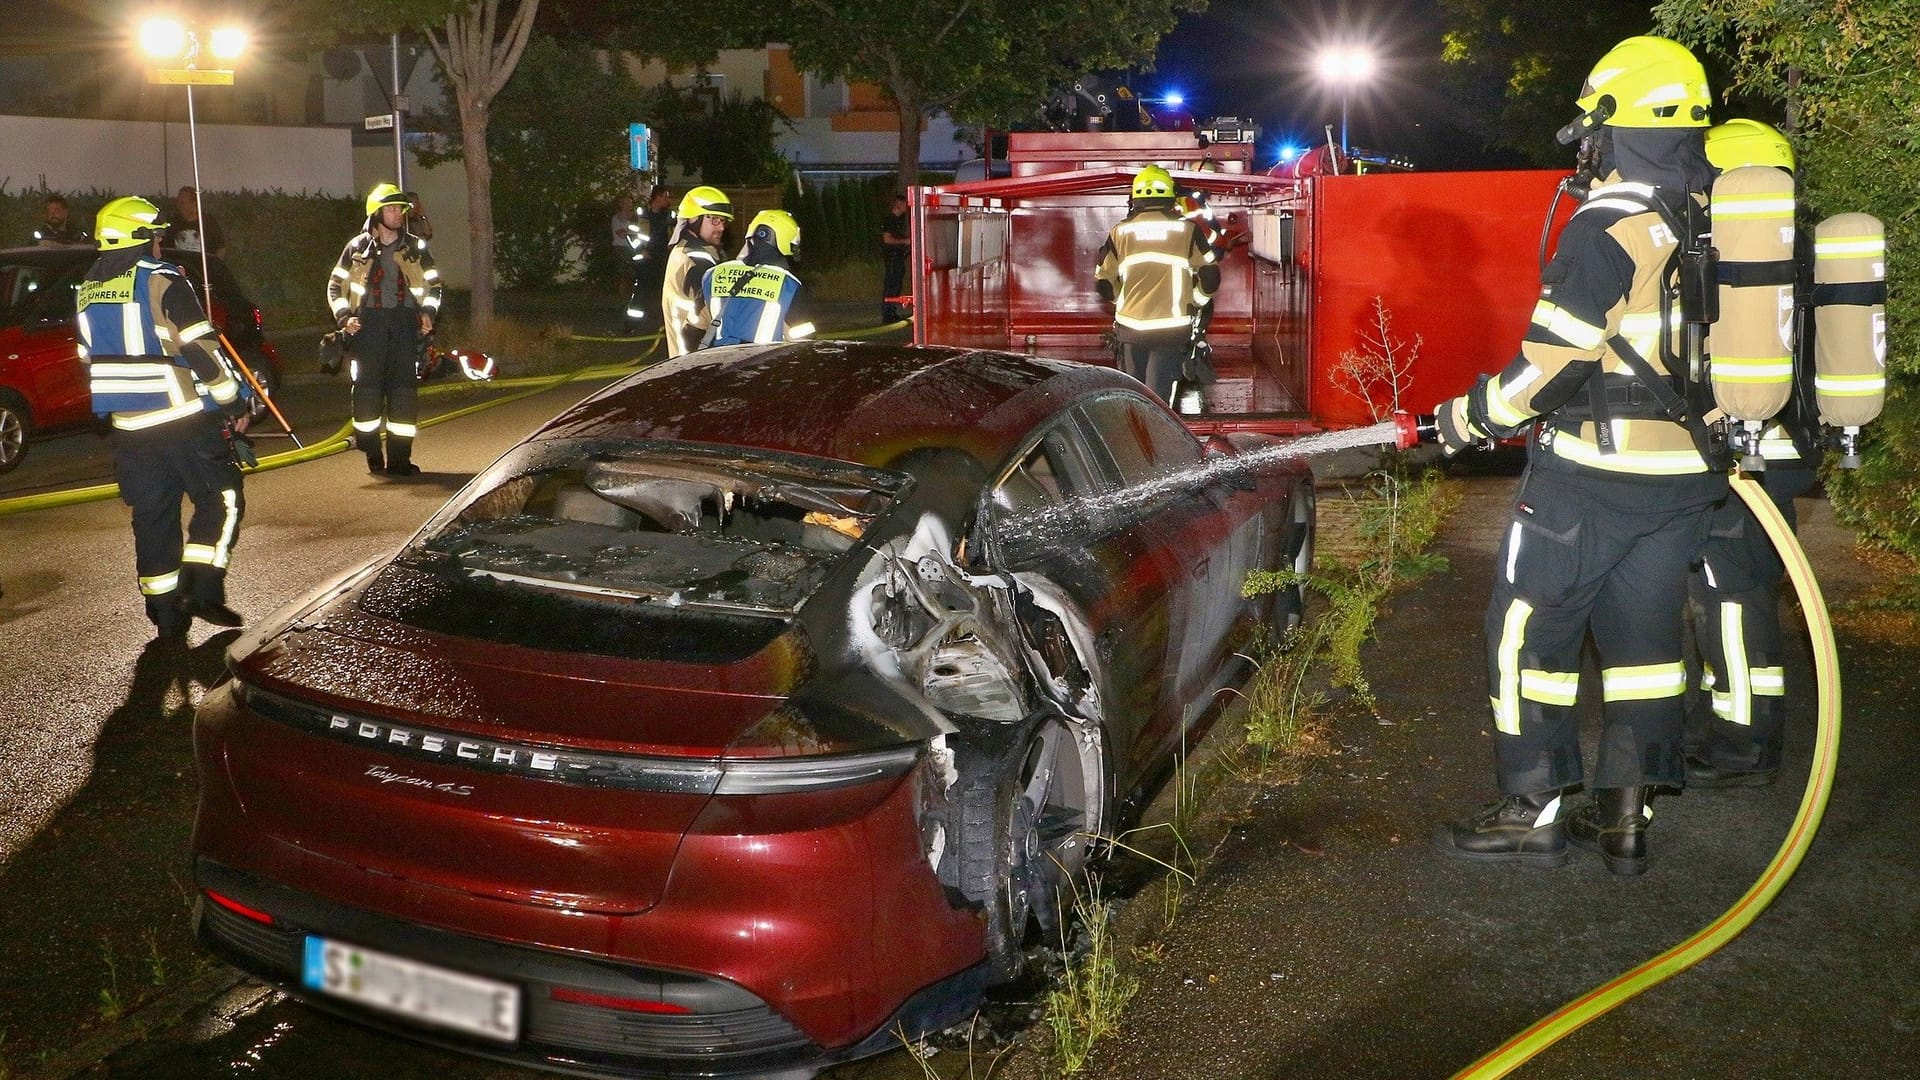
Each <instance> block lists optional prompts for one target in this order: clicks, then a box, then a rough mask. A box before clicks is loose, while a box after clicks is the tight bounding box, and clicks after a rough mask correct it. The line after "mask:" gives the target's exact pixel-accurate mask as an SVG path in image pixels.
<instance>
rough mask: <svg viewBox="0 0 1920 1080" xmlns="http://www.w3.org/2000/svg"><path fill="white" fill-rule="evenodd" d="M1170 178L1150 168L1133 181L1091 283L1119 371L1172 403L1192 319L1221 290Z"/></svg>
mask: <svg viewBox="0 0 1920 1080" xmlns="http://www.w3.org/2000/svg"><path fill="white" fill-rule="evenodd" d="M1176 194H1177V193H1176V192H1175V191H1174V188H1173V175H1172V174H1171V173H1169V172H1167V170H1165V169H1163V168H1161V167H1160V166H1158V165H1149V166H1147V167H1146V168H1144V169H1141V170H1140V171H1139V172H1138V173H1135V174H1134V177H1133V197H1132V200H1131V201H1130V203H1129V210H1128V213H1127V216H1126V217H1125V218H1123V219H1122V220H1121V222H1120V223H1119V224H1118V225H1115V226H1114V227H1113V231H1112V232H1110V233H1108V234H1107V242H1106V244H1105V245H1103V246H1102V247H1101V248H1100V265H1099V267H1098V268H1097V269H1096V270H1095V271H1094V278H1095V281H1096V283H1097V286H1098V288H1099V290H1100V297H1101V299H1104V300H1108V301H1111V302H1112V303H1113V336H1114V339H1115V340H1116V341H1117V342H1118V343H1119V361H1120V364H1119V366H1120V369H1121V370H1122V371H1125V372H1126V373H1127V374H1129V375H1132V376H1133V377H1134V378H1136V379H1139V380H1140V381H1141V382H1143V383H1146V384H1147V386H1148V387H1149V388H1150V389H1152V390H1153V392H1154V393H1155V394H1158V395H1159V396H1160V400H1161V401H1165V402H1169V403H1171V402H1172V400H1173V384H1174V380H1176V379H1178V378H1179V377H1180V371H1181V368H1182V366H1183V365H1184V364H1185V363H1186V362H1187V358H1188V357H1189V356H1191V355H1192V354H1193V352H1194V349H1195V340H1194V333H1195V331H1194V327H1195V326H1196V325H1197V324H1196V321H1195V319H1196V316H1197V315H1198V313H1199V312H1200V310H1201V309H1202V308H1204V307H1205V306H1206V304H1207V301H1209V300H1211V299H1212V298H1213V294H1214V293H1215V292H1216V291H1218V290H1219V288H1220V265H1219V258H1218V256H1217V255H1216V254H1215V252H1214V250H1213V248H1212V247H1211V246H1209V245H1208V243H1207V239H1206V237H1205V236H1204V235H1203V234H1202V232H1201V230H1200V228H1199V226H1197V225H1196V224H1195V223H1194V222H1192V221H1189V220H1186V219H1185V218H1182V217H1181V216H1180V211H1179V210H1178V209H1177V208H1176V207H1175V206H1174V198H1175V195H1176Z"/></svg>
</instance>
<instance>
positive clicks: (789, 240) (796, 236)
mask: <svg viewBox="0 0 1920 1080" xmlns="http://www.w3.org/2000/svg"><path fill="white" fill-rule="evenodd" d="M747 238H748V239H750V240H759V241H762V242H764V243H770V244H772V245H773V246H774V249H775V250H777V251H779V252H780V254H782V255H792V254H793V253H794V252H795V251H797V250H799V247H800V223H799V222H797V221H795V220H793V215H792V214H789V213H787V212H786V211H785V210H762V211H760V212H759V213H757V214H755V215H753V220H752V221H750V222H748V223H747Z"/></svg>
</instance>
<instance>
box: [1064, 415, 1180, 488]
mask: <svg viewBox="0 0 1920 1080" xmlns="http://www.w3.org/2000/svg"><path fill="white" fill-rule="evenodd" d="M1081 413H1082V415H1084V416H1085V417H1086V419H1087V423H1088V425H1089V426H1090V427H1092V429H1093V433H1094V436H1095V438H1096V439H1098V440H1099V443H1100V446H1101V447H1102V448H1103V449H1104V450H1105V451H1106V453H1107V457H1108V460H1109V461H1111V462H1112V464H1113V468H1114V470H1115V472H1116V473H1117V475H1118V479H1119V481H1120V483H1121V484H1122V485H1123V486H1126V487H1132V486H1134V485H1137V484H1142V483H1145V482H1147V481H1149V480H1153V479H1156V478H1158V477H1162V476H1165V475H1166V474H1168V473H1171V472H1175V471H1178V470H1180V469H1183V468H1186V467H1187V466H1189V465H1192V464H1194V463H1195V462H1197V461H1199V460H1200V459H1201V458H1202V457H1203V456H1204V452H1203V451H1202V450H1201V448H1200V443H1199V441H1198V440H1196V439H1195V438H1194V437H1193V435H1192V433H1190V432H1189V431H1187V429H1186V428H1185V427H1184V426H1183V425H1182V424H1181V423H1180V421H1178V420H1176V419H1174V418H1173V416H1172V415H1171V414H1169V413H1168V412H1167V411H1166V410H1165V409H1162V408H1160V407H1159V406H1157V405H1154V404H1153V403H1152V402H1149V401H1147V400H1145V399H1143V398H1141V397H1138V396H1137V395H1134V394H1109V395H1107V396H1105V397H1099V398H1095V399H1093V400H1092V401H1089V402H1087V403H1085V404H1084V405H1083V406H1081Z"/></svg>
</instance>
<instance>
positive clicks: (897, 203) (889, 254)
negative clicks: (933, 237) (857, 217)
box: [880, 195, 913, 322]
mask: <svg viewBox="0 0 1920 1080" xmlns="http://www.w3.org/2000/svg"><path fill="white" fill-rule="evenodd" d="M880 255H881V257H882V258H883V259H885V260H886V278H885V281H884V283H883V284H882V285H881V286H880V321H881V322H898V321H899V320H901V319H904V318H906V317H907V312H906V308H904V307H903V306H901V305H899V304H896V303H894V302H893V298H894V297H896V296H899V295H900V294H901V293H902V292H903V291H904V290H905V289H906V287H907V260H908V259H909V258H911V257H912V256H913V232H912V229H911V227H910V226H909V224H908V222H907V197H906V196H905V195H895V196H894V197H893V205H892V207H891V208H890V209H889V210H888V212H887V220H886V223H885V224H884V225H882V226H881V227H880Z"/></svg>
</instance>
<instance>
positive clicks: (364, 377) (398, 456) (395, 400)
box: [353, 308, 420, 470]
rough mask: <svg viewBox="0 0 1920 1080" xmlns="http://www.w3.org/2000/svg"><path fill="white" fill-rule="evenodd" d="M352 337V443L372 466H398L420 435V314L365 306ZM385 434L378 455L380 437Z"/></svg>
mask: <svg viewBox="0 0 1920 1080" xmlns="http://www.w3.org/2000/svg"><path fill="white" fill-rule="evenodd" d="M359 315H360V332H359V333H358V334H355V335H354V338H353V442H354V446H355V447H356V448H358V449H359V450H360V452H361V453H364V454H366V455H367V465H368V466H369V467H370V468H376V469H377V468H380V467H382V463H383V462H384V467H385V468H387V469H389V470H391V469H402V470H404V469H405V468H406V466H407V465H408V464H409V463H410V462H411V461H412V460H413V439H414V436H415V435H416V434H418V433H419V430H420V428H419V424H420V381H419V376H418V374H417V372H416V371H415V366H414V365H415V364H416V363H418V361H419V358H420V312H419V311H418V310H416V309H414V308H363V309H361V311H360V312H359ZM382 432H384V433H385V434H386V443H387V445H386V453H385V457H384V459H383V458H382V455H381V448H380V436H381V434H382Z"/></svg>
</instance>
